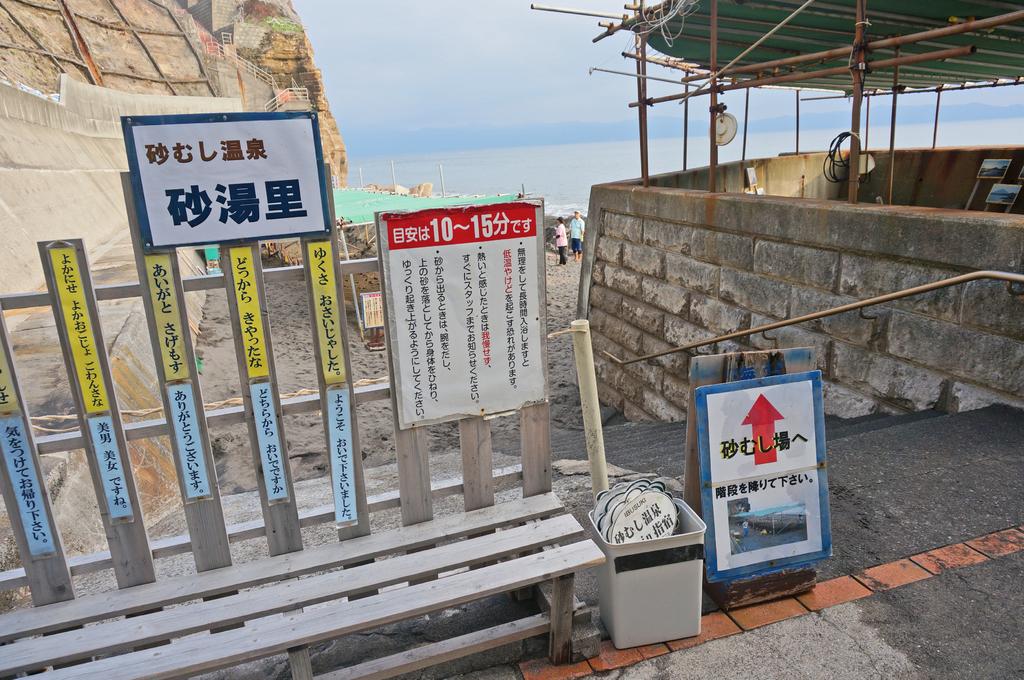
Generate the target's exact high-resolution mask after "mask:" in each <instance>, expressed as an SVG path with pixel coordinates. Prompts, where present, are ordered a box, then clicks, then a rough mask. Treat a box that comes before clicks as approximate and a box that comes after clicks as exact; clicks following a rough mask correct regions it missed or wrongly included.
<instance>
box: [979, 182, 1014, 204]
mask: <svg viewBox="0 0 1024 680" xmlns="http://www.w3.org/2000/svg"><path fill="white" fill-rule="evenodd" d="M1018 194H1020V185H1019V184H996V185H995V186H993V187H992V190H991V191H989V192H988V198H986V199H985V202H986V203H991V204H993V205H1013V204H1014V203H1016V202H1017V195H1018Z"/></svg>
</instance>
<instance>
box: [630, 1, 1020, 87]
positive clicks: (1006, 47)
mask: <svg viewBox="0 0 1024 680" xmlns="http://www.w3.org/2000/svg"><path fill="white" fill-rule="evenodd" d="M710 4H711V2H710V0H700V2H699V3H697V5H696V6H695V7H694V8H693V11H692V13H689V14H687V15H686V16H685V17H684V18H683V19H682V20H681V21H680V19H674V20H672V21H670V22H669V24H668V26H666V33H667V34H668V36H669V38H672V36H675V39H672V40H666V39H665V36H664V35H663V34H662V32H661V31H660V30H656V31H654V32H652V33H651V34H650V38H649V44H650V46H651V48H652V49H653V50H656V51H658V52H661V53H662V54H665V55H667V56H670V57H675V58H678V59H683V60H685V61H687V62H691V63H696V64H699V65H700V66H702V67H704V68H707V67H708V65H709V61H710V57H709V52H710V42H711V28H710V23H711V22H710V16H709V15H710ZM801 4H802V2H800V1H799V0H719V1H718V15H719V16H718V33H719V35H718V65H719V67H721V66H725V64H726V63H728V62H729V61H731V60H732V59H733V57H735V56H737V55H738V54H740V53H741V52H742V51H743V50H745V49H747V47H749V46H750V45H752V44H753V43H754V42H755V41H756V40H758V39H759V38H760V37H761V36H763V35H764V34H765V33H767V32H768V31H770V30H771V29H773V28H775V26H776V25H777V24H779V23H780V22H781V21H783V20H784V19H785V18H786V17H787V16H789V14H790V13H791V12H792V11H793V10H795V9H796V8H797V7H799V6H800V5H801ZM663 6H664V5H657V6H655V8H657V7H663ZM855 7H856V2H855V0H829V2H823V1H821V2H815V3H814V4H811V5H810V7H808V8H807V9H806V10H804V11H803V12H802V13H800V14H799V15H797V16H796V17H795V18H794V19H793V20H792V21H791V22H790V23H788V24H787V25H786V26H785V27H783V28H782V29H781V30H779V31H778V32H776V33H775V34H774V35H772V37H770V38H769V39H768V40H766V41H765V42H764V43H762V44H761V45H760V46H759V47H758V48H756V49H755V50H753V51H752V52H751V53H750V54H748V55H747V56H745V57H744V58H743V59H741V60H740V61H739V64H740V65H751V64H755V63H764V62H766V61H770V60H774V59H783V58H787V57H795V56H798V55H802V54H808V53H812V52H820V51H824V50H828V49H832V48H836V47H845V46H849V45H852V44H853V34H854V23H855V20H856V9H855ZM1019 9H1024V4H1022V3H1019V2H995V1H993V0H900V1H899V2H895V1H890V2H879V1H877V0H871V1H869V2H868V3H867V14H868V20H869V22H870V23H869V25H868V26H867V34H866V35H867V39H868V41H871V40H879V39H881V38H887V37H891V36H898V35H907V34H910V33H919V32H922V31H927V30H929V29H935V28H942V27H944V26H949V25H951V24H955V23H959V22H962V21H968V20H970V19H983V18H988V17H993V16H996V15H1000V14H1006V13H1009V12H1012V11H1014V10H1019ZM650 16H652V17H657V16H658V14H657V12H656V11H651V12H650ZM633 21H635V20H633V19H631V20H630V21H629V23H630V24H631V23H633ZM965 45H971V46H974V47H975V48H977V51H976V52H975V53H974V54H969V55H964V56H959V57H953V58H949V59H946V60H945V61H926V62H920V63H917V64H912V65H904V66H901V67H900V79H899V81H900V84H902V85H908V86H911V87H930V86H936V85H943V84H956V83H964V82H976V81H986V80H995V79H998V78H1016V77H1018V76H1021V75H1024V26H1022V25H1021V24H1020V23H1017V24H1011V25H1004V26H1000V27H997V28H993V29H987V30H983V31H978V32H973V33H964V34H960V35H952V36H946V37H942V38H933V39H932V40H929V41H927V42H924V43H918V44H913V45H907V46H905V47H903V48H902V49H901V51H900V54H901V55H902V56H909V55H912V54H918V53H925V52H935V51H937V50H942V49H946V48H953V47H961V46H965ZM893 56H895V52H894V50H893V48H887V49H879V50H875V51H873V52H872V53H871V54H870V55H869V56H868V59H869V61H871V60H884V59H891V58H892V57H893ZM848 60H849V55H848V54H843V55H842V56H840V57H837V58H833V59H828V60H824V61H819V62H812V63H805V64H801V65H800V66H799V67H798V69H799V70H800V71H804V72H808V71H815V70H818V69H828V68H832V67H842V66H846V65H847V64H848ZM788 72H789V70H788V69H787V68H781V69H779V71H778V73H775V72H771V71H769V72H767V73H765V74H763V75H765V76H771V75H784V74H786V73H788ZM750 76H751V74H743V75H742V78H743V79H746V78H749V77H750ZM866 81H867V82H866V85H867V86H868V87H869V88H881V89H888V88H889V87H891V85H892V68H888V69H882V70H874V71H872V72H869V73H867V74H866ZM797 85H799V86H803V87H819V88H825V89H839V90H849V89H850V87H851V85H850V75H849V74H848V73H843V74H840V75H838V76H824V77H819V78H811V79H806V80H802V81H800V83H799V84H796V83H791V86H797Z"/></svg>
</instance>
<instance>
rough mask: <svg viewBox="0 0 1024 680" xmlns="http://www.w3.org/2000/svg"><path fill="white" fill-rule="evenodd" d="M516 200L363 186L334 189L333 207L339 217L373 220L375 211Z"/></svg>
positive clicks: (513, 197) (509, 197)
mask: <svg viewBox="0 0 1024 680" xmlns="http://www.w3.org/2000/svg"><path fill="white" fill-rule="evenodd" d="M511 200H515V196H514V195H512V194H504V195H498V196H448V197H446V198H441V197H440V196H434V197H431V198H421V197H419V196H397V195H394V194H385V193H380V192H377V191H362V190H360V189H335V190H334V211H335V215H336V216H337V217H342V218H344V219H345V220H346V221H349V222H372V221H373V214H374V213H376V212H384V211H391V210H422V209H424V208H440V207H443V206H448V205H470V204H476V205H487V204H490V203H504V202H505V201H511Z"/></svg>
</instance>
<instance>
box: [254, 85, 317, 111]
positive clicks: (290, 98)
mask: <svg viewBox="0 0 1024 680" xmlns="http://www.w3.org/2000/svg"><path fill="white" fill-rule="evenodd" d="M292 102H298V103H300V104H302V105H304V106H307V107H308V106H310V100H309V88H306V87H286V88H284V89H283V90H278V91H277V94H275V95H274V98H273V99H271V100H270V101H269V102H267V103H266V105H265V106H264V107H263V108H264V110H266V111H269V112H274V111H277V110H278V109H280V108H281V107H282V106H284V105H285V104H290V103H292Z"/></svg>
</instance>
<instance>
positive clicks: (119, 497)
mask: <svg viewBox="0 0 1024 680" xmlns="http://www.w3.org/2000/svg"><path fill="white" fill-rule="evenodd" d="M88 423H89V432H90V434H91V435H92V452H93V455H94V456H95V457H96V464H97V467H98V469H99V471H100V479H102V480H103V494H104V496H106V499H107V512H108V513H109V514H110V518H111V519H121V520H131V519H133V515H134V511H133V510H132V501H131V499H130V498H129V497H128V488H127V486H126V483H125V472H124V460H123V459H122V458H121V450H120V448H119V447H118V445H117V437H116V436H114V422H113V421H112V420H111V419H110V416H108V415H102V416H92V417H91V418H89V419H88Z"/></svg>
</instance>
